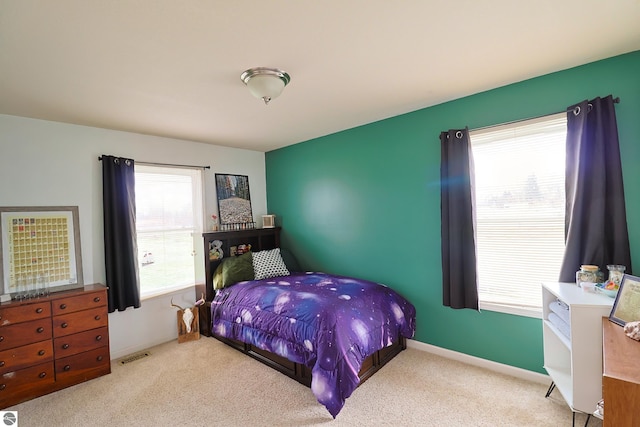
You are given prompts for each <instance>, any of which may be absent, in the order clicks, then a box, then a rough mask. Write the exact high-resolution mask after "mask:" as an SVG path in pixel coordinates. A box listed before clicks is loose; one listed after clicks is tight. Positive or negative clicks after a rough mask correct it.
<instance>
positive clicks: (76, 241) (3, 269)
mask: <svg viewBox="0 0 640 427" xmlns="http://www.w3.org/2000/svg"><path fill="white" fill-rule="evenodd" d="M0 221H1V226H0V233H1V235H0V257H2V259H1V260H0V261H1V262H0V277H1V278H2V289H3V291H4V293H5V294H11V296H12V297H13V298H18V297H19V298H30V297H33V296H37V295H38V294H43V293H48V292H49V291H52V292H55V291H59V290H64V289H72V288H77V287H82V286H84V284H83V277H82V257H81V249H80V227H79V221H78V207H77V206H53V207H48V206H47V207H41V206H30V207H0Z"/></svg>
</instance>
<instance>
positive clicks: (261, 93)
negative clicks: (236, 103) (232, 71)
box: [240, 67, 291, 104]
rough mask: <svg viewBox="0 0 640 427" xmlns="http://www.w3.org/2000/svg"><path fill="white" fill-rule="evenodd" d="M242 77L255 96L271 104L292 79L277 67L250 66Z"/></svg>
mask: <svg viewBox="0 0 640 427" xmlns="http://www.w3.org/2000/svg"><path fill="white" fill-rule="evenodd" d="M240 79H241V80H242V81H243V82H244V84H246V85H247V87H248V88H249V91H250V92H251V94H252V95H253V96H255V97H256V98H258V99H262V100H263V101H264V103H265V104H269V101H271V100H272V99H274V98H277V97H278V96H280V94H281V93H282V90H283V89H284V87H285V86H286V85H287V84H288V83H289V82H290V81H291V77H289V74H287V73H286V72H284V71H282V70H278V69H277V68H265V67H257V68H249V69H248V70H247V71H245V72H244V73H242V75H240Z"/></svg>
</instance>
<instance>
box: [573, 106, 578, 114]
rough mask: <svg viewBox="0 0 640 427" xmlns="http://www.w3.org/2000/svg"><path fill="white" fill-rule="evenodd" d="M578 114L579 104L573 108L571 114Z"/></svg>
mask: <svg viewBox="0 0 640 427" xmlns="http://www.w3.org/2000/svg"><path fill="white" fill-rule="evenodd" d="M578 114H580V106H579V105H578V106H577V107H576V108H574V109H573V115H574V116H577V115H578Z"/></svg>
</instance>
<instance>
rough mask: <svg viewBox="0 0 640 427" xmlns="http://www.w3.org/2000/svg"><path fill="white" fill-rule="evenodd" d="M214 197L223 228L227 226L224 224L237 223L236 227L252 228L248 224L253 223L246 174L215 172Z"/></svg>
mask: <svg viewBox="0 0 640 427" xmlns="http://www.w3.org/2000/svg"><path fill="white" fill-rule="evenodd" d="M216 197H217V200H218V213H219V214H220V224H221V225H222V229H223V230H225V229H226V228H227V227H225V225H234V226H235V225H238V227H237V229H246V228H253V227H251V226H248V224H253V211H252V209H251V192H250V191H249V177H248V176H246V175H231V174H221V173H217V174H216ZM243 224H244V226H242V225H243ZM233 229H236V228H233Z"/></svg>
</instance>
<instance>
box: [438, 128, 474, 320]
mask: <svg viewBox="0 0 640 427" xmlns="http://www.w3.org/2000/svg"><path fill="white" fill-rule="evenodd" d="M440 147H441V162H440V197H441V201H440V203H441V205H440V212H441V220H442V232H441V234H442V303H443V304H444V305H445V306H447V307H451V308H473V309H476V310H477V309H478V278H477V268H476V236H475V229H476V222H475V194H474V190H473V183H474V178H473V177H474V171H473V154H472V152H471V145H470V142H469V130H468V129H466V128H465V129H459V130H455V129H454V130H449V131H448V132H442V133H441V134H440Z"/></svg>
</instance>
